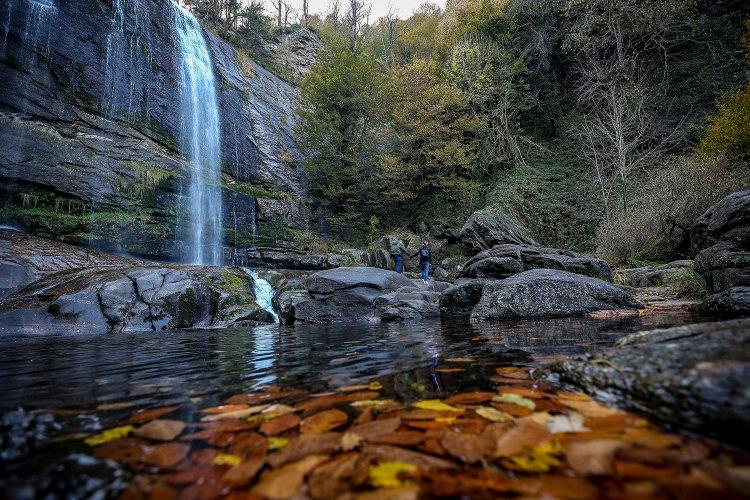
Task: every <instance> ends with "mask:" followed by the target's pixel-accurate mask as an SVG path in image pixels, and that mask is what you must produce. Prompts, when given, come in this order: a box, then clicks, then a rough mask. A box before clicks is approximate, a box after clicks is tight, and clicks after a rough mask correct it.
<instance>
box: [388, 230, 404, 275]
mask: <svg viewBox="0 0 750 500" xmlns="http://www.w3.org/2000/svg"><path fill="white" fill-rule="evenodd" d="M390 252H391V257H393V261H394V262H395V263H396V272H397V273H399V274H403V272H404V254H405V253H406V247H405V246H404V242H403V241H401V240H399V239H397V238H396V239H393V240H391V249H390Z"/></svg>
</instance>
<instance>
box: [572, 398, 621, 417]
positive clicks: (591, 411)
mask: <svg viewBox="0 0 750 500" xmlns="http://www.w3.org/2000/svg"><path fill="white" fill-rule="evenodd" d="M560 402H561V403H562V404H564V405H565V406H567V407H568V408H572V409H574V410H575V411H577V412H578V413H580V414H582V415H583V416H584V417H587V418H596V417H608V416H611V415H616V414H618V413H622V412H621V411H619V410H615V409H612V408H610V407H608V406H605V405H603V404H601V403H597V402H596V401H579V400H577V399H570V400H568V399H560Z"/></svg>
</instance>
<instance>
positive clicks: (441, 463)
mask: <svg viewBox="0 0 750 500" xmlns="http://www.w3.org/2000/svg"><path fill="white" fill-rule="evenodd" d="M362 453H363V454H364V455H366V456H369V457H371V458H373V459H375V460H381V461H388V462H406V463H407V464H412V465H414V466H416V467H420V468H425V469H429V468H435V469H441V468H442V469H450V468H454V467H456V466H455V465H454V464H453V463H452V462H448V461H447V460H443V459H440V458H435V457H433V456H430V455H426V454H424V453H419V452H417V451H412V450H407V449H405V448H399V447H397V446H385V445H374V444H369V445H365V446H363V447H362Z"/></svg>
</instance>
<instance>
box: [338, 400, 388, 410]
mask: <svg viewBox="0 0 750 500" xmlns="http://www.w3.org/2000/svg"><path fill="white" fill-rule="evenodd" d="M350 405H351V406H353V407H354V408H374V409H377V410H383V409H386V408H396V407H399V406H400V405H399V404H398V403H396V402H395V401H394V400H392V399H371V400H367V401H354V402H353V403H350Z"/></svg>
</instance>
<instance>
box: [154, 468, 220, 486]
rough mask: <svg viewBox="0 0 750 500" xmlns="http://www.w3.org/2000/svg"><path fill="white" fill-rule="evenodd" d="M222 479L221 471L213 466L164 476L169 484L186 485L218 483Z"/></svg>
mask: <svg viewBox="0 0 750 500" xmlns="http://www.w3.org/2000/svg"><path fill="white" fill-rule="evenodd" d="M220 479H221V471H220V470H219V468H217V467H214V466H212V465H201V466H198V467H191V468H189V469H187V470H183V471H179V472H175V473H174V474H169V475H167V476H164V480H165V481H167V482H168V483H169V484H174V485H185V484H194V483H211V484H215V483H218V482H219V480H220Z"/></svg>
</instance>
